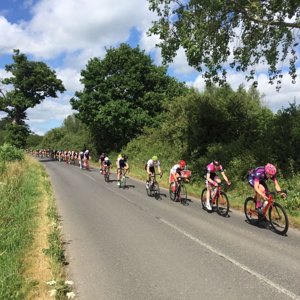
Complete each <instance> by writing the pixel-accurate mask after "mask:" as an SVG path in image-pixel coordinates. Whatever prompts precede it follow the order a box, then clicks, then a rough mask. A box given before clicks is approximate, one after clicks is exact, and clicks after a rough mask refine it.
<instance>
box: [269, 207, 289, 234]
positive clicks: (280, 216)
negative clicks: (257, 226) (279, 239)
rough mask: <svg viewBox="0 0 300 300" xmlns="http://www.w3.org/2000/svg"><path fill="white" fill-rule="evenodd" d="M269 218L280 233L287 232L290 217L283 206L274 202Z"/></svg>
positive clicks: (275, 229)
mask: <svg viewBox="0 0 300 300" xmlns="http://www.w3.org/2000/svg"><path fill="white" fill-rule="evenodd" d="M269 220H270V224H271V226H272V228H273V229H274V231H275V232H276V233H278V234H282V235H284V234H286V233H287V231H288V229H289V219H288V216H287V214H286V212H285V209H284V208H283V206H281V205H280V204H279V203H277V202H274V203H273V205H272V206H270V208H269Z"/></svg>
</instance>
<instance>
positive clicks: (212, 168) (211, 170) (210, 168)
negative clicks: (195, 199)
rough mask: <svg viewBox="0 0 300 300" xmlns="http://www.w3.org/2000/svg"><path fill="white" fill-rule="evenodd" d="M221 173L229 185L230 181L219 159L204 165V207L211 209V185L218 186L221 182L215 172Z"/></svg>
mask: <svg viewBox="0 0 300 300" xmlns="http://www.w3.org/2000/svg"><path fill="white" fill-rule="evenodd" d="M219 172H220V173H221V175H222V177H223V178H224V180H225V181H226V183H227V185H230V184H231V182H230V181H229V180H228V178H227V176H226V174H225V172H224V169H223V167H222V165H221V164H220V162H219V161H217V160H214V161H213V162H211V163H210V164H208V165H207V166H206V176H205V179H206V181H205V185H206V187H207V193H206V209H207V211H211V210H212V207H211V206H210V201H209V200H210V194H211V190H212V187H213V186H218V185H219V184H220V183H221V179H220V178H219V177H218V176H217V173H219Z"/></svg>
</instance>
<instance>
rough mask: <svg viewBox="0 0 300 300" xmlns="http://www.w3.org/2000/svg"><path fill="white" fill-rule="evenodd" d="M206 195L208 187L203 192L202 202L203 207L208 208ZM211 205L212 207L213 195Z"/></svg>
mask: <svg viewBox="0 0 300 300" xmlns="http://www.w3.org/2000/svg"><path fill="white" fill-rule="evenodd" d="M206 195H207V188H204V189H203V190H202V192H201V204H202V208H203V209H204V210H206ZM209 202H210V205H211V207H212V200H211V197H210V200H209Z"/></svg>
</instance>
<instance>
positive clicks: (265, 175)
mask: <svg viewBox="0 0 300 300" xmlns="http://www.w3.org/2000/svg"><path fill="white" fill-rule="evenodd" d="M276 173H277V170H276V167H275V166H274V165H272V164H270V163H267V164H266V165H265V166H261V167H257V168H255V169H252V170H250V171H249V175H248V182H249V184H250V186H251V187H252V188H254V191H255V199H256V209H257V212H258V213H259V215H261V214H262V211H263V206H264V203H265V201H268V197H267V195H266V192H268V190H269V189H268V187H267V184H266V181H267V180H268V179H271V180H272V181H273V182H274V185H275V189H276V191H277V192H278V193H280V195H281V197H283V198H285V197H286V193H284V192H282V191H281V188H280V186H279V183H278V180H277V178H276ZM266 204H267V202H266Z"/></svg>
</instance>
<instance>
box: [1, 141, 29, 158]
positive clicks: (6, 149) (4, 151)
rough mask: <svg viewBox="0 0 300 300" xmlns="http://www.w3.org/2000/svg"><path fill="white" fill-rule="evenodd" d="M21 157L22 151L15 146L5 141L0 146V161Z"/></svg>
mask: <svg viewBox="0 0 300 300" xmlns="http://www.w3.org/2000/svg"><path fill="white" fill-rule="evenodd" d="M23 159H24V152H23V151H22V150H20V149H17V148H16V147H15V146H12V145H10V144H6V143H5V144H4V145H2V146H0V161H6V162H8V161H15V160H23Z"/></svg>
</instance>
